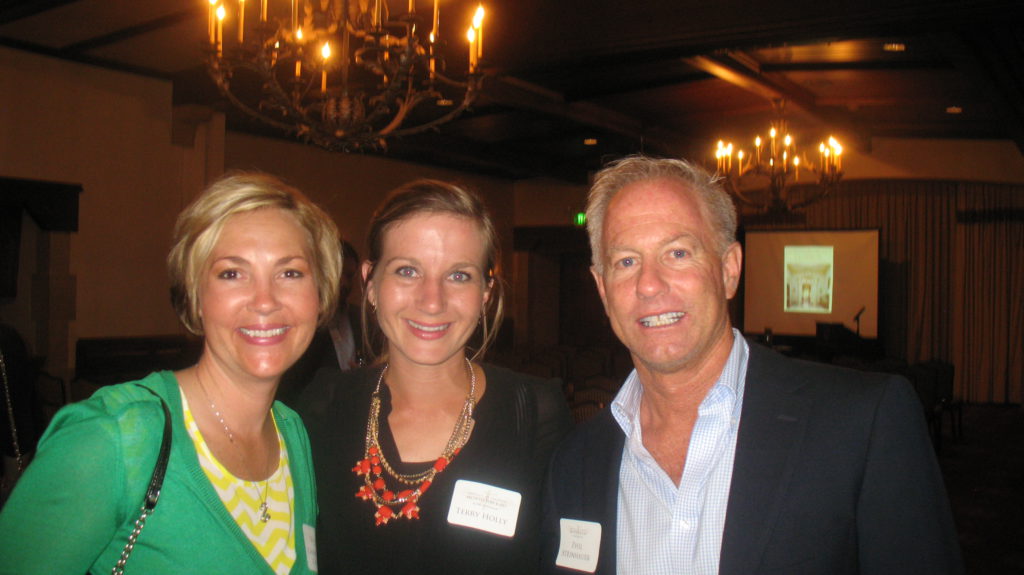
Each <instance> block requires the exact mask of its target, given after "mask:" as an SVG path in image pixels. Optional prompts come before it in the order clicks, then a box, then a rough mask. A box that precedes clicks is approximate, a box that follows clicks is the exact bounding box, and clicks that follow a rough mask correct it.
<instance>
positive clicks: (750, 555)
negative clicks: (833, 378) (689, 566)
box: [719, 345, 810, 575]
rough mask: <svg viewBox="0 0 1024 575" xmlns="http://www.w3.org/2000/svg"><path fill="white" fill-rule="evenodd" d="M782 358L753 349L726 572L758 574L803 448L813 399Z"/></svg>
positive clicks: (728, 521) (725, 545)
mask: <svg viewBox="0 0 1024 575" xmlns="http://www.w3.org/2000/svg"><path fill="white" fill-rule="evenodd" d="M796 375H797V374H795V373H793V372H792V371H790V370H788V369H786V363H785V361H783V360H782V359H781V358H780V357H778V356H776V355H774V354H773V353H771V352H768V351H767V350H764V349H762V348H760V347H758V346H753V345H752V346H751V347H750V360H749V363H748V366H747V376H746V384H745V389H744V399H743V408H742V415H741V418H740V428H739V435H738V437H737V439H736V458H735V462H734V464H733V472H732V485H731V487H730V491H729V504H728V510H727V511H726V517H725V531H724V533H723V537H722V551H721V561H720V564H719V573H720V575H746V574H749V573H754V572H756V570H757V565H758V564H759V562H760V558H761V556H762V554H763V552H764V549H765V546H766V545H767V543H768V540H769V538H770V536H771V531H772V528H773V526H774V525H775V522H776V520H777V519H778V516H779V513H780V512H781V508H782V499H783V496H784V494H785V492H786V488H787V486H788V484H789V481H790V479H791V476H792V473H793V469H794V466H795V462H796V460H797V455H798V454H799V452H800V450H801V449H802V445H803V441H804V437H805V433H806V427H807V413H808V410H809V409H810V401H809V400H806V399H803V398H799V397H796V396H795V395H794V391H795V390H796V388H797V387H799V386H800V383H799V381H794V380H797V379H798V378H797V377H796Z"/></svg>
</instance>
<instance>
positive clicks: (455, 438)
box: [352, 358, 476, 525]
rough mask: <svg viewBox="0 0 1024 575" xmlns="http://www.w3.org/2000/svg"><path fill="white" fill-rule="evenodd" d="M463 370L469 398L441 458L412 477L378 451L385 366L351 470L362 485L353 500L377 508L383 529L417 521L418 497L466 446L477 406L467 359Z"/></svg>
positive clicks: (473, 375)
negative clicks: (394, 483) (394, 487)
mask: <svg viewBox="0 0 1024 575" xmlns="http://www.w3.org/2000/svg"><path fill="white" fill-rule="evenodd" d="M466 369H468V370H469V395H467V396H466V403H464V404H463V406H462V411H461V412H460V413H459V418H458V419H457V420H456V421H455V427H454V429H452V434H451V436H450V437H449V438H448V443H447V444H446V445H445V448H444V451H443V452H442V453H441V456H440V457H438V458H437V460H436V461H434V464H433V465H432V466H430V468H428V469H427V470H426V471H422V472H420V473H414V474H403V473H398V472H397V471H396V470H395V469H394V467H392V466H391V464H389V463H388V460H387V458H385V457H384V452H383V450H381V448H380V440H379V438H378V433H379V431H380V403H381V397H380V388H381V384H382V383H383V381H384V374H385V373H386V372H387V370H388V366H387V365H385V366H384V369H382V370H381V372H380V377H378V378H377V387H376V389H374V391H373V395H372V396H371V399H370V417H369V419H368V420H367V422H366V449H365V451H364V453H363V459H360V460H359V461H357V462H356V466H355V467H353V468H352V471H353V472H355V474H356V475H357V476H362V477H363V483H364V484H363V485H361V486H360V487H359V490H358V491H357V492H356V497H359V498H360V499H363V500H365V501H372V502H373V504H374V505H375V506H376V507H377V511H376V512H375V513H374V514H373V516H374V518H375V519H376V520H377V523H376V524H377V525H385V524H387V522H388V521H390V520H391V519H395V518H401V517H405V518H406V519H419V517H420V508H419V506H418V505H417V503H418V502H419V499H420V497H422V496H423V494H424V493H426V491H427V489H428V488H429V487H430V484H431V483H432V482H433V480H434V477H435V476H436V475H437V474H438V473H441V472H442V471H444V469H445V467H447V466H448V464H449V463H451V462H452V460H453V459H455V456H456V455H458V454H459V450H460V449H462V447H463V446H464V445H466V441H468V440H469V434H470V432H471V431H472V430H473V408H474V407H475V406H476V371H474V370H473V365H472V364H471V363H470V362H469V359H468V358H467V359H466ZM385 472H387V474H388V475H390V476H391V477H392V478H394V480H395V481H397V482H398V483H401V484H402V485H403V486H406V487H407V488H405V489H402V490H400V491H398V492H397V493H396V492H395V490H392V489H389V488H388V486H387V482H386V481H385V480H384V473H385Z"/></svg>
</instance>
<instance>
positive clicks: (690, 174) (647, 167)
mask: <svg viewBox="0 0 1024 575" xmlns="http://www.w3.org/2000/svg"><path fill="white" fill-rule="evenodd" d="M659 179H666V180H675V181H678V182H680V183H682V184H683V185H685V186H686V187H687V188H688V189H689V190H690V191H691V192H692V193H693V194H694V195H695V196H696V197H697V199H698V200H699V202H700V205H701V209H702V210H703V212H704V217H705V218H706V219H707V221H708V223H709V224H710V226H711V230H712V232H713V234H714V240H715V247H716V248H717V249H718V253H719V254H724V253H725V250H726V249H727V248H728V247H729V246H730V245H732V244H733V242H735V241H736V206H735V205H734V204H733V201H732V198H731V197H730V196H729V194H728V192H726V191H725V188H723V187H722V184H721V183H720V178H719V177H718V176H713V175H711V174H710V173H708V171H707V170H705V169H704V168H702V167H700V166H698V165H696V164H692V163H690V162H687V161H686V160H678V159H672V158H651V157H647V156H640V155H636V156H627V157H625V158H622V159H619V160H616V161H615V162H612V163H611V164H609V165H607V166H605V167H604V168H603V169H602V170H601V171H599V172H598V173H597V175H596V176H595V177H594V183H593V185H592V186H591V187H590V194H589V196H588V197H587V233H588V234H589V236H590V253H591V262H592V263H593V265H594V268H595V269H597V271H598V272H601V271H603V269H604V262H603V258H604V253H603V248H602V241H603V239H604V238H603V234H604V230H603V228H604V217H605V213H606V212H607V211H608V204H610V203H611V201H612V198H614V197H615V194H617V193H619V191H620V190H622V188H624V187H626V186H628V185H629V184H632V183H634V182H639V181H644V180H659Z"/></svg>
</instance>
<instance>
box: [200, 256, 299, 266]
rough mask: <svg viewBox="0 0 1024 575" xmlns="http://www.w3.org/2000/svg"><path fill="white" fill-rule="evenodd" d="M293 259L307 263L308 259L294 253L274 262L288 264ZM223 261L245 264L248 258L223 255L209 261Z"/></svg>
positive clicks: (280, 264)
mask: <svg viewBox="0 0 1024 575" xmlns="http://www.w3.org/2000/svg"><path fill="white" fill-rule="evenodd" d="M295 260H301V261H303V262H307V263H308V259H307V258H306V256H304V255H294V256H284V257H282V258H279V259H278V260H277V261H276V262H274V264H275V265H278V266H282V265H288V264H290V263H292V262H293V261H295ZM223 261H226V262H229V263H232V264H235V265H245V264H248V263H249V260H247V259H246V258H243V257H241V256H223V257H219V258H214V259H213V261H212V262H211V264H215V263H217V262H223Z"/></svg>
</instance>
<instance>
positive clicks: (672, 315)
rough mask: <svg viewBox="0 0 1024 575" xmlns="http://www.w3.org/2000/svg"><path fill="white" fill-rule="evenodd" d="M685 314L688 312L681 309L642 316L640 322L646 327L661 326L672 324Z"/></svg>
mask: <svg viewBox="0 0 1024 575" xmlns="http://www.w3.org/2000/svg"><path fill="white" fill-rule="evenodd" d="M684 315H686V314H685V313H683V312H681V311H673V312H669V313H663V314H660V315H652V316H648V317H644V318H640V324H641V325H643V326H644V327H661V326H664V325H671V324H674V323H676V322H677V321H679V320H680V319H681V318H682V317H683V316H684Z"/></svg>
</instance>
